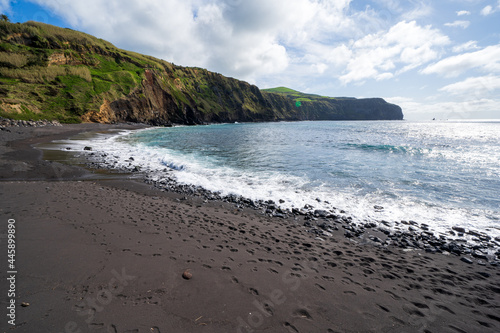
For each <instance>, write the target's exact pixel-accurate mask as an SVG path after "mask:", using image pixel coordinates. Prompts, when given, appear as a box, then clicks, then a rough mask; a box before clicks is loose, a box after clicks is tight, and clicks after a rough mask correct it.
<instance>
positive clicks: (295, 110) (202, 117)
mask: <svg viewBox="0 0 500 333" xmlns="http://www.w3.org/2000/svg"><path fill="white" fill-rule="evenodd" d="M208 73H209V72H208ZM145 76H146V78H145V79H144V80H143V81H142V83H141V85H140V87H138V88H137V89H136V90H135V91H134V92H132V93H131V94H130V95H128V96H126V97H123V98H120V99H118V100H115V101H112V102H108V101H106V102H105V103H104V104H103V106H102V107H101V108H100V110H99V111H97V112H90V113H88V114H86V115H85V116H84V118H83V119H84V120H85V121H94V122H121V121H131V122H141V123H148V124H153V125H169V124H188V125H194V124H204V123H218V122H235V121H238V122H255V121H280V120H290V121H293V120H401V119H403V112H402V110H401V108H400V107H399V106H397V105H394V104H389V103H387V102H386V101H384V100H383V99H381V98H369V99H353V98H351V99H331V98H325V99H320V100H314V101H304V102H301V103H297V102H296V101H295V100H294V99H293V98H291V97H289V96H285V95H281V94H276V93H268V92H262V91H260V90H259V89H258V88H257V87H256V86H253V85H250V84H248V83H246V82H243V81H239V80H235V79H228V78H224V79H223V80H221V79H219V78H218V76H219V75H218V74H214V73H209V78H208V80H206V78H205V80H204V82H205V84H206V87H208V89H209V90H210V91H211V94H210V95H209V96H204V97H203V96H200V94H202V93H203V92H201V91H200V90H202V89H201V88H200V87H199V86H197V87H196V92H189V91H186V90H185V89H183V88H182V87H177V88H178V89H179V90H180V91H181V96H176V93H175V92H173V91H172V88H171V87H169V85H168V84H165V76H168V74H166V73H159V72H156V71H151V70H146V72H145ZM177 95H178V94H177ZM200 97H203V98H200ZM200 100H201V101H200ZM211 104H212V105H211Z"/></svg>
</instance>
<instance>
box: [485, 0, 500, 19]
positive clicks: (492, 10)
mask: <svg viewBox="0 0 500 333" xmlns="http://www.w3.org/2000/svg"><path fill="white" fill-rule="evenodd" d="M498 11H500V0H498V2H497V5H496V6H492V5H488V6H486V7H484V8H483V9H482V10H481V15H483V16H488V15H491V14H493V13H496V12H498Z"/></svg>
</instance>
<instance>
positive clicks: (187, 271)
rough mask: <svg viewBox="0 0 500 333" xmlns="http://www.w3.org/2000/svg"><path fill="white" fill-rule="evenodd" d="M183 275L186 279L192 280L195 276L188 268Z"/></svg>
mask: <svg viewBox="0 0 500 333" xmlns="http://www.w3.org/2000/svg"><path fill="white" fill-rule="evenodd" d="M182 277H183V278H184V279H186V280H191V279H192V278H193V274H192V273H191V272H190V271H189V269H186V270H185V271H184V273H182Z"/></svg>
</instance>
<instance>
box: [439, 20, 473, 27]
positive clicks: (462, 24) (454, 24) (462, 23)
mask: <svg viewBox="0 0 500 333" xmlns="http://www.w3.org/2000/svg"><path fill="white" fill-rule="evenodd" d="M444 25H445V26H447V27H452V28H456V27H458V28H463V29H467V28H468V27H469V25H470V21H454V22H451V23H445V24H444Z"/></svg>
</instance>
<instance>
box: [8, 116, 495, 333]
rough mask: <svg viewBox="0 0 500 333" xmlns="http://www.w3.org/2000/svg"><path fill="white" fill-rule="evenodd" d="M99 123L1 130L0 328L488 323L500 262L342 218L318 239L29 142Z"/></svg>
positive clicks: (393, 327) (332, 328) (430, 328)
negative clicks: (101, 171)
mask: <svg viewBox="0 0 500 333" xmlns="http://www.w3.org/2000/svg"><path fill="white" fill-rule="evenodd" d="M115 127H116V126H115ZM132 127H134V126H132ZM108 128H110V126H104V125H92V124H86V125H70V126H63V127H45V128H37V129H33V128H10V131H11V132H7V131H0V154H1V156H0V190H1V197H0V199H1V214H0V215H1V221H2V222H1V229H0V237H1V238H0V239H1V251H0V253H1V256H0V261H1V262H2V265H1V266H0V267H1V270H2V271H1V273H2V282H1V284H0V287H1V290H0V293H1V294H2V298H1V300H2V304H1V308H2V309H4V310H3V312H5V313H4V314H2V317H1V318H2V319H0V328H1V329H0V331H1V332H57V333H59V332H113V333H114V332H120V333H121V332H127V333H132V332H141V333H142V332H144V333H146V332H162V333H166V332H325V333H327V332H454V333H456V332H499V331H500V268H499V267H494V266H492V265H489V264H487V265H486V266H481V265H478V264H477V263H474V264H467V263H464V262H462V261H460V257H457V256H454V255H444V254H428V253H425V252H423V251H404V250H402V249H399V248H391V247H389V248H382V247H375V246H371V245H362V244H358V243H356V242H355V241H352V240H348V239H346V238H344V236H343V234H342V232H341V231H338V233H336V234H334V235H333V237H332V238H330V239H328V240H325V241H322V240H316V239H315V238H314V236H313V235H311V234H308V233H306V232H304V230H305V229H304V227H303V226H302V225H303V221H302V220H301V219H293V218H289V219H278V218H268V217H264V216H262V215H260V214H259V212H255V211H250V210H248V211H247V210H237V209H236V208H235V207H234V206H231V205H229V204H227V203H222V202H209V203H203V202H202V201H200V200H199V199H196V198H187V199H185V198H182V197H179V196H176V195H174V194H171V193H166V192H162V191H159V190H157V189H154V188H151V187H149V186H147V185H145V184H142V183H139V182H135V181H132V180H127V179H123V177H122V178H119V177H115V178H112V177H111V178H110V179H107V180H98V179H92V177H89V173H88V171H86V170H84V169H81V168H77V167H74V166H67V165H63V164H59V163H56V162H47V161H43V160H41V152H40V151H38V150H35V149H33V148H32V147H31V145H32V144H35V143H38V142H44V141H48V140H53V139H58V138H59V139H60V138H66V137H68V136H70V135H74V134H76V133H78V132H81V131H87V130H99V129H108ZM8 219H15V221H16V237H17V238H16V241H17V257H16V269H17V270H18V274H17V280H16V293H17V298H16V299H17V308H16V326H15V327H12V326H11V325H9V324H8V323H7V320H8V317H7V316H6V314H7V310H6V306H7V301H8V299H7V297H6V295H7V290H8V284H7V281H6V276H7V275H6V271H7V245H6V235H7V221H8ZM186 270H189V272H190V273H191V274H192V278H191V279H189V280H187V279H184V278H183V273H184V272H185V271H186ZM23 302H25V303H29V306H27V307H22V306H21V303H23Z"/></svg>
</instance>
